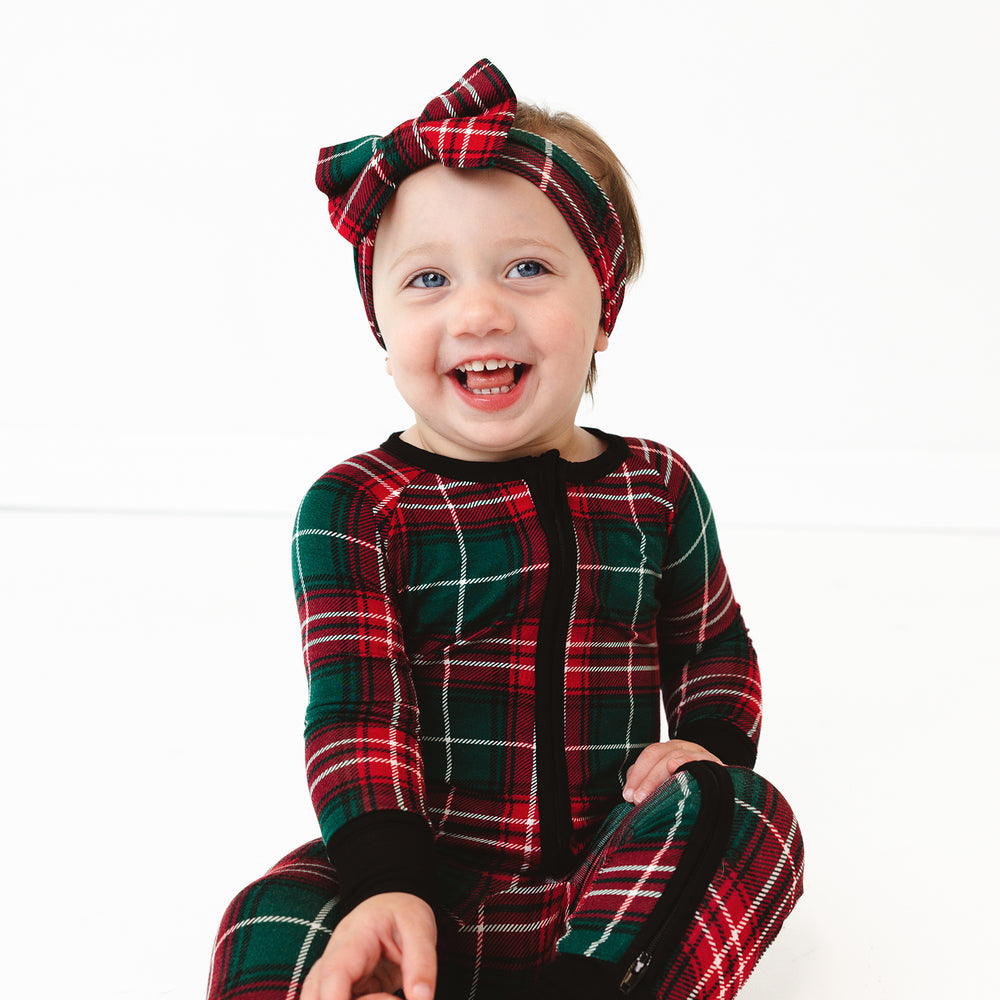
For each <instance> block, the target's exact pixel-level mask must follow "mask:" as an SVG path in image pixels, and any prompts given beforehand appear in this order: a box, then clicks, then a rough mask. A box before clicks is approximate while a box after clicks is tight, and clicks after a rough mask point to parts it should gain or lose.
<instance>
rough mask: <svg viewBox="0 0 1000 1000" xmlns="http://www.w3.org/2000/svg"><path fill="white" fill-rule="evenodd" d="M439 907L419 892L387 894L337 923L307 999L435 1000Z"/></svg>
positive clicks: (305, 990) (305, 991)
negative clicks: (401, 997) (401, 999)
mask: <svg viewBox="0 0 1000 1000" xmlns="http://www.w3.org/2000/svg"><path fill="white" fill-rule="evenodd" d="M436 944H437V926H436V924H435V923H434V911H433V910H432V909H431V908H430V907H429V906H428V905H427V903H425V902H424V901H423V900H422V899H420V898H419V897H418V896H411V895H410V894H409V893H405V892H385V893H381V894H380V895H378V896H371V897H370V898H368V899H366V900H365V901H364V902H362V903H359V904H358V905H357V906H356V907H355V908H354V909H353V910H351V912H350V913H348V914H347V916H346V917H344V919H343V920H342V921H341V922H340V923H339V924H338V925H337V928H336V930H334V932H333V934H332V935H331V937H330V941H329V943H328V944H327V946H326V950H325V951H324V952H323V954H322V955H321V956H320V958H319V960H318V961H317V962H316V964H315V965H314V966H313V967H312V969H310V970H309V975H308V976H306V980H305V982H304V983H303V984H302V997H301V1000H358V998H362V997H364V998H367V1000H394V998H393V994H394V993H395V992H396V990H398V989H399V988H400V986H402V987H403V988H404V990H405V992H406V996H407V997H408V998H410V1000H431V998H432V997H433V996H434V984H435V981H436V980H437V952H436V951H435V946H436Z"/></svg>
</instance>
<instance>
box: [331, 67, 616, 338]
mask: <svg viewBox="0 0 1000 1000" xmlns="http://www.w3.org/2000/svg"><path fill="white" fill-rule="evenodd" d="M516 108H517V98H516V97H515V96H514V91H513V90H512V89H511V87H510V84H509V83H508V82H507V80H506V79H505V78H504V75H503V74H502V73H501V72H500V70H498V69H497V68H496V66H494V65H493V63H491V62H490V61H489V60H488V59H481V60H480V61H479V62H477V63H476V64H475V66H473V67H472V68H471V69H470V70H469V71H468V72H467V73H466V74H465V75H464V76H462V78H461V79H460V80H458V82H457V83H455V85H454V86H453V87H452V88H451V89H450V90H448V91H446V92H445V93H443V94H441V95H440V96H439V97H435V98H434V100H432V101H431V102H430V104H428V105H427V107H426V108H424V110H423V113H422V114H421V115H420V117H419V118H415V119H412V120H411V121H407V122H403V124H402V125H399V126H398V127H397V128H394V129H393V130H392V131H391V132H390V133H389V134H388V135H386V136H377V135H370V136H365V137H364V138H363V139H356V140H355V141H354V142H343V143H340V144H339V145H336V146H328V147H326V148H325V149H321V150H320V154H319V164H318V166H317V167H316V186H317V187H318V188H319V189H320V190H321V191H322V192H323V193H324V194H326V195H327V196H328V197H329V199H330V221H331V222H332V223H333V225H334V227H335V228H336V229H337V231H338V232H339V233H340V234H341V235H342V236H343V237H344V238H345V239H347V240H349V241H350V242H351V243H352V244H353V245H354V266H355V271H356V273H357V278H358V287H359V288H360V289H361V297H362V298H363V299H364V303H365V311H366V313H367V314H368V322H369V323H370V324H371V328H372V332H373V333H374V334H375V337H376V339H377V340H378V342H379V343H380V344H382V343H383V342H382V336H381V334H380V333H379V330H378V323H377V321H376V319H375V305H374V300H373V295H372V259H373V256H374V250H375V233H376V230H377V229H378V223H379V219H380V218H381V216H382V212H383V210H384V209H385V207H386V205H387V204H388V203H389V199H390V198H392V196H393V195H394V194H395V193H396V188H397V187H398V186H399V184H400V183H401V182H402V181H403V180H404V179H405V178H406V177H408V176H409V175H410V174H412V173H414V172H416V171H417V170H420V169H421V168H422V167H426V166H428V165H429V164H431V163H435V162H440V163H443V164H444V165H445V166H448V167H458V168H478V169H483V168H486V167H495V168H499V169H500V170H507V171H509V172H510V173H513V174H517V176H519V177H523V178H524V179H525V180H528V181H530V182H531V183H532V184H534V185H535V186H536V187H537V188H538V189H539V190H540V191H541V192H542V193H543V194H545V195H546V196H547V197H548V198H549V199H550V200H551V201H552V203H553V204H554V205H555V206H556V208H557V209H559V211H560V213H561V214H562V216H563V218H564V219H565V220H566V222H567V223H568V224H569V227H570V229H571V230H572V232H573V235H574V236H575V237H576V240H577V242H578V243H579V244H580V246H581V248H582V249H583V252H584V253H585V254H586V255H587V259H588V260H589V261H590V265H591V267H593V269H594V274H595V275H596V276H597V282H598V284H599V285H600V287H601V301H602V304H603V310H604V330H605V332H606V333H610V332H611V330H612V327H614V325H615V319H616V318H617V316H618V310H619V309H620V308H621V303H622V297H623V296H624V294H625V241H624V238H623V236H622V227H621V222H620V221H619V219H618V213H617V212H616V211H615V209H614V206H613V205H612V204H611V202H610V200H609V199H608V196H607V195H606V194H605V193H604V189H603V188H602V187H601V186H600V184H598V183H597V181H595V180H594V178H593V177H591V175H590V174H589V173H588V172H587V171H586V170H585V169H584V168H583V167H582V166H581V165H580V164H579V163H578V162H577V161H576V160H575V159H574V158H573V157H572V156H570V155H569V153H567V152H566V151H565V150H563V149H560V147H559V146H556V145H555V144H554V143H552V142H550V141H549V140H548V139H545V138H543V137H542V136H538V135H535V134H534V133H532V132H525V131H522V130H521V129H515V128H511V123H512V122H513V120H514V112H515V110H516ZM383 346H384V344H383Z"/></svg>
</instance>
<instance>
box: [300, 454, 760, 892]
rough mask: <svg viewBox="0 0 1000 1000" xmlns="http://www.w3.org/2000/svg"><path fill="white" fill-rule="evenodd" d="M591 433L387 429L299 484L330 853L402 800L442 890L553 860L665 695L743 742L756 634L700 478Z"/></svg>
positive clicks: (683, 729) (316, 738)
mask: <svg viewBox="0 0 1000 1000" xmlns="http://www.w3.org/2000/svg"><path fill="white" fill-rule="evenodd" d="M606 441H607V445H608V447H607V450H606V451H605V452H604V454H603V455H601V456H600V457H598V458H596V459H594V460H592V461H590V462H585V463H578V464H573V463H567V462H564V461H562V460H561V459H559V458H558V457H557V456H556V455H555V453H550V454H548V455H546V456H542V457H540V458H528V459H518V460H514V461H512V462H502V463H471V462H461V461H458V460H455V459H448V458H443V457H440V456H433V455H429V454H428V453H426V452H423V451H421V450H419V449H416V448H413V447H411V446H409V445H407V444H405V443H404V442H402V441H400V440H399V438H398V436H396V437H394V438H392V439H390V440H389V441H388V442H386V443H385V444H384V445H383V446H382V447H381V448H379V449H377V450H375V451H373V452H369V453H367V454H364V455H360V456H358V457H356V458H353V459H351V460H350V461H348V462H345V463H344V464H342V465H340V466H337V467H336V468H334V469H333V470H331V471H330V472H329V473H327V474H326V475H325V476H324V477H322V478H321V479H320V480H319V481H318V482H317V483H316V484H315V485H314V486H313V488H312V489H311V490H310V491H309V493H308V494H307V496H306V498H305V499H304V501H303V503H302V506H301V508H300V511H299V514H298V518H297V523H296V530H295V538H294V546H293V558H294V572H295V581H296V594H297V599H298V606H299V612H300V617H301V621H302V638H303V648H304V654H305V662H306V669H307V673H308V678H309V705H308V709H307V714H306V728H305V739H306V759H307V772H308V779H309V787H310V790H311V793H312V797H313V802H314V805H315V809H316V812H317V815H318V817H319V821H320V827H321V830H322V833H323V837H324V839H325V840H326V841H327V843H328V844H330V845H331V850H332V851H333V853H334V857H335V860H338V861H339V863H340V864H341V866H342V867H344V868H345V869H346V868H347V863H348V861H350V868H351V870H352V871H356V870H358V869H359V868H361V867H363V866H364V864H367V863H369V862H368V861H365V860H363V859H362V858H361V857H359V856H358V848H357V846H356V845H355V844H350V843H349V840H350V839H351V838H350V834H351V831H352V830H355V831H359V830H362V829H363V830H365V832H366V836H365V837H364V838H361V837H354V838H353V839H354V841H358V840H363V841H368V840H369V839H370V838H369V836H367V834H372V835H374V833H375V829H376V827H377V826H378V825H379V823H380V822H382V819H383V817H384V818H385V820H386V821H388V819H389V818H392V817H398V816H400V814H406V816H407V817H408V818H410V819H412V820H414V821H416V822H417V823H418V824H420V823H421V819H420V818H421V817H423V819H424V820H425V821H426V825H427V826H429V829H430V830H431V831H432V832H433V836H434V843H435V849H436V851H437V852H438V853H439V854H444V855H447V857H448V858H450V859H451V861H452V863H453V867H452V869H451V870H450V872H449V874H448V876H447V878H446V879H445V880H444V885H443V886H442V887H441V891H443V892H445V893H446V896H447V901H448V902H449V904H450V905H455V906H458V905H461V902H462V901H464V900H467V899H470V898H472V897H473V896H479V895H482V894H483V893H484V892H488V891H492V890H493V889H496V888H501V887H505V886H509V885H511V884H512V882H511V880H512V879H513V880H516V879H518V878H520V877H522V876H524V875H527V874H531V873H536V874H537V873H539V872H543V873H548V874H552V875H558V874H561V873H562V872H565V871H566V870H568V868H569V867H570V866H572V865H573V864H574V863H575V862H576V860H577V859H579V857H581V856H582V855H583V854H584V852H585V851H586V850H587V849H588V846H589V844H590V842H591V841H592V839H593V837H594V835H595V833H596V831H597V830H598V829H599V828H600V826H601V824H602V823H603V822H604V820H605V819H606V818H607V816H608V815H609V813H610V812H611V811H612V810H613V809H614V808H615V807H616V806H617V805H618V804H619V803H620V802H621V790H622V786H623V782H624V776H625V772H626V771H627V769H628V768H629V766H630V765H631V764H632V763H633V761H634V760H635V758H636V757H637V756H638V754H639V753H640V751H641V750H642V749H643V748H644V747H645V746H647V745H648V744H650V743H653V742H656V741H657V740H658V739H659V738H660V733H659V700H660V698H661V697H662V698H663V699H664V700H665V703H666V707H667V713H668V721H669V724H670V731H671V734H672V735H674V736H678V737H681V738H688V739H691V740H693V741H694V742H698V743H702V744H703V745H705V746H707V747H708V748H709V749H711V750H713V751H714V752H715V753H717V754H718V755H719V756H720V757H721V758H722V759H723V760H725V761H726V762H727V763H733V764H743V765H752V764H753V760H754V757H755V747H756V742H757V738H758V733H759V726H760V688H759V677H758V671H757V663H756V657H755V655H754V652H753V649H752V647H751V645H750V642H749V639H748V637H747V634H746V630H745V628H744V626H743V623H742V619H741V617H740V614H739V608H738V605H737V604H736V602H735V600H734V598H733V593H732V589H731V587H730V584H729V580H728V576H727V574H726V570H725V567H724V565H723V563H722V559H721V556H720V553H719V546H718V541H717V536H716V531H715V524H714V520H713V517H712V512H711V507H710V505H709V503H708V500H707V498H706V496H705V494H704V491H703V490H702V489H701V487H700V485H699V484H698V481H697V480H696V478H695V477H694V475H693V474H692V473H691V471H690V469H689V468H688V466H687V465H686V463H685V462H684V461H683V460H682V459H681V458H680V457H679V456H677V455H676V454H675V453H674V452H672V451H670V450H669V449H667V448H664V447H663V446H662V445H658V444H655V443H652V442H649V441H642V440H638V439H630V440H628V441H626V440H625V439H622V438H615V437H607V436H606ZM352 823H353V824H356V826H354V827H352ZM340 851H342V852H346V853H338V852H340ZM404 853H405V852H404ZM407 863H409V864H411V866H412V862H409V861H405V860H401V861H400V864H401V866H403V867H405V865H406V864H407ZM484 873H485V874H484ZM400 875H401V876H402V873H400ZM401 887H402V886H401ZM380 888H382V889H384V888H387V886H386V885H385V884H384V883H382V884H381V885H380ZM411 891H412V890H411Z"/></svg>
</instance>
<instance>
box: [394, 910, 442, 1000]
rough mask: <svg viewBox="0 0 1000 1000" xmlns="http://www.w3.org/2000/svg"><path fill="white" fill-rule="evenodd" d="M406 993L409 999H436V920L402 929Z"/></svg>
mask: <svg viewBox="0 0 1000 1000" xmlns="http://www.w3.org/2000/svg"><path fill="white" fill-rule="evenodd" d="M400 939H401V945H402V951H403V956H402V961H401V962H400V965H401V966H402V970H403V992H404V993H405V994H406V997H407V1000H432V998H433V996H434V986H435V984H436V982H437V950H436V945H437V928H436V927H435V926H434V922H433V918H428V921H427V922H426V923H425V924H423V925H409V924H408V925H406V926H405V927H401V928H400Z"/></svg>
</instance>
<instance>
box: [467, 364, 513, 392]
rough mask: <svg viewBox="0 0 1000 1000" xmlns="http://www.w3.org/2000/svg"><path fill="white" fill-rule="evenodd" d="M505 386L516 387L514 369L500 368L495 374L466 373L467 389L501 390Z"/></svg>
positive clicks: (484, 372)
mask: <svg viewBox="0 0 1000 1000" xmlns="http://www.w3.org/2000/svg"><path fill="white" fill-rule="evenodd" d="M505 385H508V386H513V385H514V369H513V368H498V369H497V370H496V371H493V372H489V371H482V372H466V376H465V388H466V389H499V388H501V387H502V386H505Z"/></svg>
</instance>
